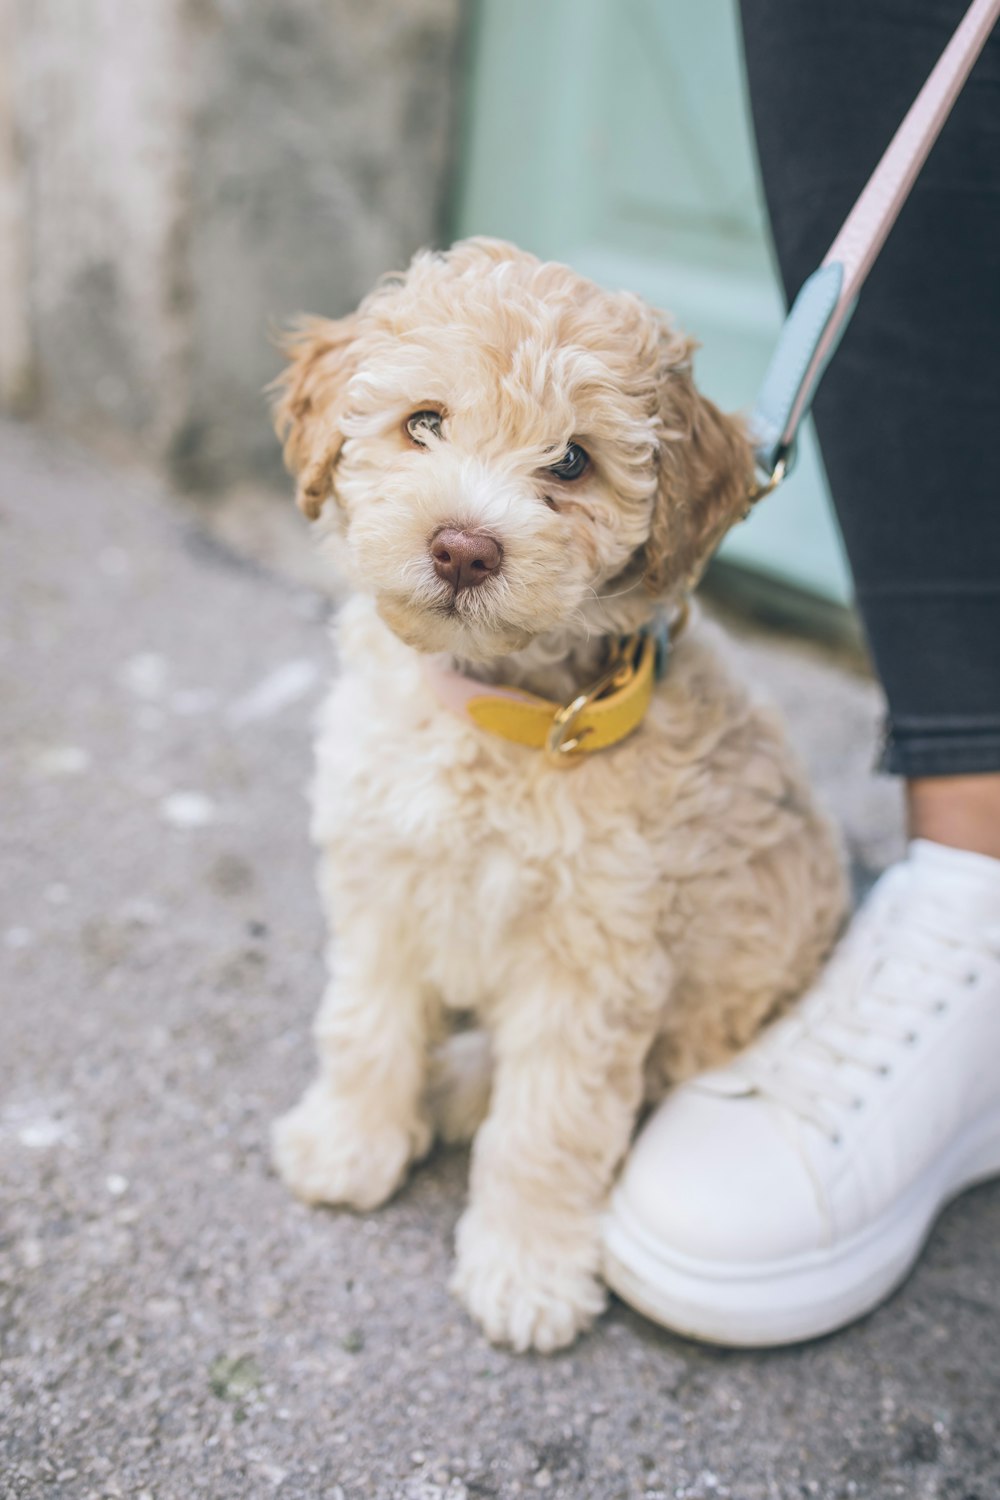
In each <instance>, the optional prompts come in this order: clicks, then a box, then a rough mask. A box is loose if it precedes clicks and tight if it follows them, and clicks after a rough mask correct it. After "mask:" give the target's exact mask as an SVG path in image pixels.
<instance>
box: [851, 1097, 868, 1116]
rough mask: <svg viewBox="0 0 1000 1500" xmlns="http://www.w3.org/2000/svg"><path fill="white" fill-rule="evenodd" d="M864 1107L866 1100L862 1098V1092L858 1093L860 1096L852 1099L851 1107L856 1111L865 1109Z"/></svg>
mask: <svg viewBox="0 0 1000 1500" xmlns="http://www.w3.org/2000/svg"><path fill="white" fill-rule="evenodd" d="M864 1107H865V1101H864V1100H863V1099H862V1098H861V1096H860V1094H859V1095H858V1097H857V1098H856V1099H852V1100H851V1108H852V1109H853V1110H854V1111H855V1112H857V1111H858V1110H862V1109H864Z"/></svg>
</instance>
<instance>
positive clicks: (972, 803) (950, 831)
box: [906, 773, 1000, 859]
mask: <svg viewBox="0 0 1000 1500" xmlns="http://www.w3.org/2000/svg"><path fill="white" fill-rule="evenodd" d="M906 801H907V815H908V823H909V832H910V837H911V838H915V839H928V840H930V842H931V843H935V844H944V845H945V846H946V847H947V848H950V849H966V850H968V851H969V852H970V853H973V854H986V855H989V856H990V857H991V858H993V859H1000V773H998V774H996V775H986V776H928V777H920V778H918V779H916V780H913V781H908V782H907V784H906Z"/></svg>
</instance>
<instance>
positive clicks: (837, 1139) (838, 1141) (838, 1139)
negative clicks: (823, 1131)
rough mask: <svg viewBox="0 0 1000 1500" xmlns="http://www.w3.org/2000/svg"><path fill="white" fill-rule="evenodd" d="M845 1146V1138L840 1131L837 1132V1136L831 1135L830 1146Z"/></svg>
mask: <svg viewBox="0 0 1000 1500" xmlns="http://www.w3.org/2000/svg"><path fill="white" fill-rule="evenodd" d="M843 1144H844V1137H843V1136H842V1135H841V1133H840V1131H839V1130H838V1131H837V1133H836V1135H831V1137H830V1145H831V1146H842V1145H843Z"/></svg>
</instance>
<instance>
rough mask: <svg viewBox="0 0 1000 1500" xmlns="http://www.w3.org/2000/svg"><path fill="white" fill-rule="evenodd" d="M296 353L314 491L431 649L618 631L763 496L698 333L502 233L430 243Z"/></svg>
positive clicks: (403, 627) (290, 382) (290, 414)
mask: <svg viewBox="0 0 1000 1500" xmlns="http://www.w3.org/2000/svg"><path fill="white" fill-rule="evenodd" d="M288 351H289V353H290V355H291V363H290V366H289V369H288V370H287V371H286V373H285V375H284V376H283V377H282V380H281V381H280V382H279V386H280V390H281V396H280V400H279V403H278V408H277V421H278V427H279V431H280V432H281V433H282V435H283V436H284V437H285V454H286V459H287V461H288V463H289V466H290V467H291V468H292V469H293V470H294V471H295V472H296V473H297V474H298V477H299V503H300V505H301V506H302V508H303V510H304V511H305V512H306V514H307V515H309V516H310V517H313V518H315V517H318V516H319V515H320V513H321V512H322V513H323V515H324V517H330V519H331V522H332V525H333V527H334V529H335V530H336V531H337V532H338V534H339V535H341V536H342V538H343V542H344V544H345V550H346V559H347V566H348V569H349V572H350V575H351V580H352V582H353V584H354V586H355V587H357V588H359V589H363V590H366V591H368V592H370V593H371V594H373V595H374V597H375V599H376V601H377V605H378V608H379V611H380V613H381V615H382V617H383V618H384V619H385V620H386V622H387V623H388V624H389V625H390V627H391V628H392V629H393V630H394V631H395V632H396V634H397V635H399V636H400V637H401V638H402V639H403V640H405V641H406V642H408V643H409V644H410V645H412V646H415V647H417V648H418V649H419V650H422V651H449V652H452V653H454V654H456V655H459V656H464V657H470V658H474V659H480V660H483V659H488V658H490V657H494V656H497V655H502V654H505V653H507V652H510V651H514V650H519V649H521V648H522V647H524V646H526V645H528V644H529V643H530V642H531V641H532V640H533V639H534V638H536V637H537V636H540V635H543V634H547V633H548V632H550V631H553V630H558V629H568V630H571V631H576V630H579V631H580V632H581V633H584V632H587V631H589V630H600V631H606V630H608V629H612V628H615V626H614V622H615V620H616V618H620V617H621V613H620V609H616V603H615V601H616V599H621V598H623V597H625V596H626V595H629V594H631V596H632V600H633V613H634V600H635V598H636V597H637V596H638V597H639V598H643V597H644V598H645V600H646V601H647V602H649V604H650V606H651V603H652V600H653V598H655V597H657V596H665V595H668V594H669V593H670V591H671V590H672V589H673V588H675V587H677V586H678V585H680V584H681V583H682V582H683V581H684V580H685V579H686V577H687V576H688V575H689V574H690V573H691V572H692V571H693V570H694V569H696V567H697V565H698V562H699V560H700V559H701V557H702V555H703V553H704V552H705V551H706V549H708V548H709V547H710V545H711V543H712V542H713V541H714V540H715V538H716V537H717V535H718V534H719V532H720V531H721V530H722V529H724V527H725V525H726V524H727V523H728V521H729V520H730V519H732V518H734V517H735V516H736V515H738V514H739V513H741V511H742V509H743V507H744V505H745V500H746V495H747V490H748V485H749V482H750V477H751V472H752V465H751V460H750V455H749V448H748V445H747V442H746V438H745V435H744V433H743V431H742V428H741V427H740V425H739V424H738V423H737V422H735V421H732V420H730V419H728V418H726V417H723V416H722V415H721V414H720V413H719V412H718V411H717V410H716V409H715V407H713V406H712V405H711V403H709V402H707V401H705V400H704V399H703V398H702V397H701V396H699V395H698V393H697V392H696V391H695V389H694V386H693V384H692V382H691V375H690V352H691V345H690V343H689V342H688V341H687V340H686V339H684V338H683V337H681V336H679V335H677V334H675V333H674V332H673V331H672V330H671V329H670V328H669V326H668V325H667V324H666V322H665V321H664V320H663V318H662V317H660V316H659V315H658V314H656V313H655V312H653V311H652V310H651V309H650V308H648V307H646V306H645V305H644V304H643V303H642V302H640V301H639V299H638V298H636V297H633V296H631V295H629V294H627V293H619V294H611V293H608V292H605V291H603V290H601V289H600V288H599V287H597V286H595V285H594V284H593V283H592V282H589V281H586V280H584V279H583V278H582V277H580V276H577V275H576V274H575V273H574V272H572V271H570V270H569V269H568V268H567V267H565V266H560V265H555V264H545V263H541V262H539V261H538V260H536V259H535V258H534V257H533V256H530V255H526V254H524V253H522V252H521V251H518V250H516V249H514V248H513V247H512V246H510V245H506V244H503V243H501V242H499V241H493V240H468V241H465V242H462V243H460V244H458V245H456V246H455V247H453V249H452V250H451V251H449V252H448V253H446V254H444V255H437V254H431V253H429V252H424V253H422V254H420V255H418V256H417V257H416V259H415V260H414V261H413V264H412V265H411V266H410V269H409V270H408V271H407V272H406V274H405V275H404V276H401V277H398V278H393V279H391V280H389V281H387V282H385V283H383V284H382V285H381V286H380V287H379V288H377V289H376V291H374V292H373V293H372V294H371V296H369V297H368V298H367V299H366V300H365V301H364V302H363V303H362V305H361V307H360V308H359V310H358V312H357V313H355V314H354V315H353V316H351V317H349V318H345V319H343V320H341V321H340V322H330V321H328V320H322V319H314V320H310V321H308V322H307V323H305V324H304V325H303V326H302V329H301V331H300V332H299V333H298V334H297V335H296V336H295V337H294V338H293V339H291V340H290V341H289V344H288Z"/></svg>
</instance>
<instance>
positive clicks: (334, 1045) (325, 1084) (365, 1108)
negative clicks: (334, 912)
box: [273, 940, 431, 1209]
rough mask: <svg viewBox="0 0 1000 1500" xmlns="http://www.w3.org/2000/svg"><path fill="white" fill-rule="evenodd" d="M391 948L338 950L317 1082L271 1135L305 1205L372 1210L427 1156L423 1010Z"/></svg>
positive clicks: (319, 1022) (400, 957)
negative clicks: (339, 1205) (406, 1173)
mask: <svg viewBox="0 0 1000 1500" xmlns="http://www.w3.org/2000/svg"><path fill="white" fill-rule="evenodd" d="M406 957H407V955H406V954H405V953H404V952H402V951H401V950H397V951H395V952H394V951H393V945H392V943H391V942H390V941H385V940H384V941H382V942H381V943H373V944H372V947H371V949H370V951H367V952H365V951H358V950H357V949H356V950H355V951H353V952H352V951H351V950H350V948H349V947H345V946H344V944H343V943H342V944H341V945H339V946H338V947H337V949H336V951H335V955H334V963H333V972H332V977H331V979H330V984H329V988H328V989H327V992H326V995H325V997H324V999H323V1003H322V1005H321V1006H320V1010H319V1014H318V1016H317V1017H316V1026H315V1035H316V1041H317V1044H318V1048H319V1058H320V1076H319V1078H317V1080H316V1082H315V1083H313V1084H312V1085H311V1086H310V1087H309V1088H308V1089H307V1090H306V1093H305V1095H304V1096H303V1098H302V1100H301V1101H300V1103H299V1104H298V1105H297V1106H296V1107H295V1109H293V1110H291V1111H290V1113H289V1114H287V1115H284V1116H283V1117H282V1118H281V1119H280V1120H279V1121H278V1122H277V1124H276V1125H275V1127H274V1132H273V1148H274V1161H275V1165H276V1166H277V1168H278V1171H279V1172H280V1173H281V1176H282V1177H283V1178H284V1180H285V1182H286V1183H287V1184H288V1186H289V1187H290V1188H291V1189H292V1191H293V1192H295V1193H297V1194H298V1196H299V1197H300V1198H304V1199H305V1200H306V1202H308V1203H343V1204H347V1205H349V1206H350V1207H352V1208H357V1209H369V1208H375V1207H377V1206H378V1204H380V1203H383V1202H384V1201H385V1200H386V1198H388V1197H389V1196H390V1195H391V1194H392V1193H393V1192H394V1191H395V1189H396V1188H397V1187H398V1186H399V1183H400V1182H401V1180H402V1178H403V1175H404V1173H405V1171H406V1168H407V1166H408V1165H409V1164H410V1162H411V1161H414V1160H417V1159H419V1158H420V1157H421V1156H423V1155H425V1154H426V1152H427V1150H428V1148H429V1146H430V1142H431V1130H430V1126H429V1124H428V1122H427V1119H426V1116H425V1112H424V1107H423V1103H422V1094H423V1085H424V1072H425V1068H426V1045H427V1032H428V1021H429V1017H428V1004H427V999H426V996H425V994H424V992H423V990H422V988H421V987H420V986H419V985H418V984H417V983H415V981H414V976H413V966H412V964H408V963H407V962H406Z"/></svg>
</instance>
